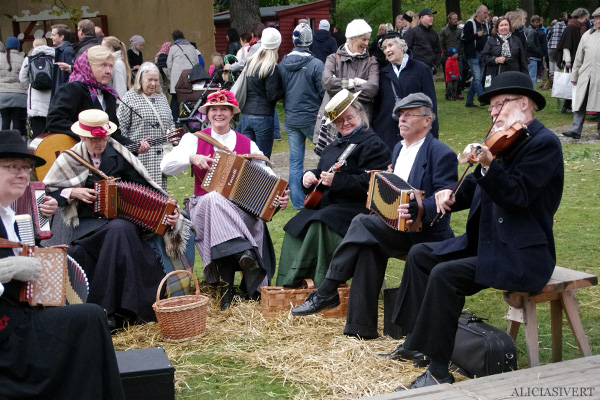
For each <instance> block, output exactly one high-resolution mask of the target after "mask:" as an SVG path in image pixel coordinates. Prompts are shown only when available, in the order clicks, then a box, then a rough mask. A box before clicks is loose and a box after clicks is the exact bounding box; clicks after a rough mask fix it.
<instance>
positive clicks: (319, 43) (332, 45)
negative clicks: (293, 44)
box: [310, 29, 338, 62]
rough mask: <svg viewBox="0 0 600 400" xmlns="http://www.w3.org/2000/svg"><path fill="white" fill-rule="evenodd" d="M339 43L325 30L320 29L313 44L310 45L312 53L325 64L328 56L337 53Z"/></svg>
mask: <svg viewBox="0 0 600 400" xmlns="http://www.w3.org/2000/svg"><path fill="white" fill-rule="evenodd" d="M337 49H338V45H337V41H336V40H335V38H334V37H333V36H331V35H330V34H329V32H327V31H326V30H324V29H319V30H317V31H316V32H315V34H314V35H313V42H312V44H311V45H310V51H311V52H312V53H313V54H314V55H315V57H317V58H318V59H319V60H321V61H323V62H325V59H326V58H327V56H328V55H330V54H333V53H335V52H336V51H337Z"/></svg>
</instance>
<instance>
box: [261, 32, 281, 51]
mask: <svg viewBox="0 0 600 400" xmlns="http://www.w3.org/2000/svg"><path fill="white" fill-rule="evenodd" d="M280 44H281V33H279V31H278V30H277V29H275V28H266V29H265V30H264V31H263V33H262V36H261V38H260V45H261V46H262V47H263V48H265V49H267V50H271V49H277V48H279V45H280Z"/></svg>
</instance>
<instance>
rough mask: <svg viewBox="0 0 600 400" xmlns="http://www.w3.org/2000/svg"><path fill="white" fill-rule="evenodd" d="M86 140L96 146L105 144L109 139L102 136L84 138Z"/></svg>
mask: <svg viewBox="0 0 600 400" xmlns="http://www.w3.org/2000/svg"><path fill="white" fill-rule="evenodd" d="M86 139H87V140H89V141H90V142H92V143H94V144H97V143H106V142H108V139H110V138H109V137H108V136H104V137H86Z"/></svg>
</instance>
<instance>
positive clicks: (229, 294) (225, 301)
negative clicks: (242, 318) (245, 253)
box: [218, 256, 239, 311]
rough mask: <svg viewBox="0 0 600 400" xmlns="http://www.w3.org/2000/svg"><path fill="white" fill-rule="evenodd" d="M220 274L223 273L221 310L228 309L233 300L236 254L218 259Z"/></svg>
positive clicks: (236, 267)
mask: <svg viewBox="0 0 600 400" xmlns="http://www.w3.org/2000/svg"><path fill="white" fill-rule="evenodd" d="M218 262H219V274H220V275H221V284H222V285H223V286H221V290H220V293H219V294H220V298H221V311H224V310H227V309H228V308H229V306H231V302H232V301H233V280H234V278H235V271H236V269H238V268H239V267H238V266H237V259H236V257H234V256H228V257H223V258H220V259H219V260H218Z"/></svg>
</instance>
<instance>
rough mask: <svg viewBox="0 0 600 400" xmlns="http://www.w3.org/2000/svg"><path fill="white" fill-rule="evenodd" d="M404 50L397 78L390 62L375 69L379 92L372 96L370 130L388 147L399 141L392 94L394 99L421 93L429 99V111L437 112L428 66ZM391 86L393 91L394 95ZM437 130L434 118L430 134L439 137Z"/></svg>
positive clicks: (436, 122) (392, 146) (394, 102)
mask: <svg viewBox="0 0 600 400" xmlns="http://www.w3.org/2000/svg"><path fill="white" fill-rule="evenodd" d="M407 53H408V56H409V59H408V63H406V67H404V69H403V70H402V72H400V78H398V77H397V76H396V73H395V72H394V68H393V67H392V65H391V64H388V65H386V66H385V67H383V68H382V69H381V71H379V93H377V97H375V107H374V109H375V114H374V116H373V129H374V130H375V132H377V135H378V136H379V137H380V138H381V139H382V140H383V141H384V142H385V144H387V146H388V147H389V149H390V150H392V149H393V148H394V146H396V143H398V142H399V141H400V140H401V137H400V130H399V129H398V120H397V119H394V118H393V117H392V111H393V110H394V105H395V104H396V99H395V96H398V100H400V99H403V98H404V97H406V96H408V95H409V94H411V93H418V92H423V93H425V94H426V95H427V96H429V98H430V99H431V101H432V103H433V112H434V113H436V114H437V101H436V98H435V86H434V85H433V73H432V72H431V68H429V67H428V66H427V65H425V64H424V63H422V62H421V61H419V60H415V59H414V58H412V53H411V52H410V50H409V51H408V52H407ZM392 85H393V88H394V89H395V90H396V92H395V94H394V89H392ZM438 132H439V124H438V121H437V119H436V120H435V121H433V124H432V126H431V134H432V135H433V137H435V138H437V137H438V136H439V135H438Z"/></svg>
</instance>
